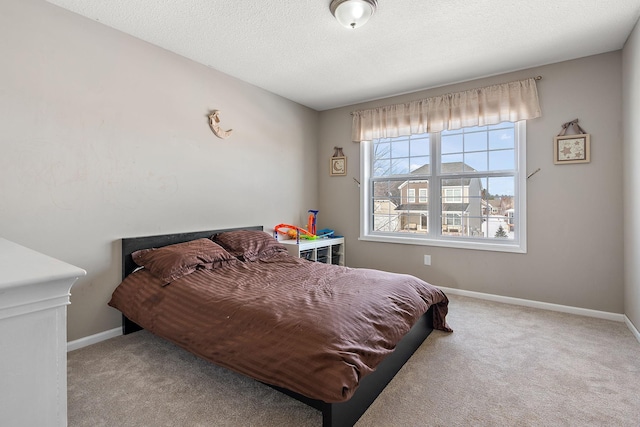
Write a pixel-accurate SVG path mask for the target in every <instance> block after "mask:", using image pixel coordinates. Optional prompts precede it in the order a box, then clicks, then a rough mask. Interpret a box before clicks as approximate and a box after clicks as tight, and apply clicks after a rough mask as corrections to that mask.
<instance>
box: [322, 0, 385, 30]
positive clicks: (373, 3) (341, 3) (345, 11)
mask: <svg viewBox="0 0 640 427" xmlns="http://www.w3.org/2000/svg"><path fill="white" fill-rule="evenodd" d="M377 7H378V0H331V5H330V6H329V8H330V9H331V13H332V14H333V16H335V17H336V19H337V20H338V22H339V23H340V24H341V25H342V26H344V27H346V28H360V27H362V26H363V25H364V24H366V23H367V21H368V20H369V18H371V16H372V15H373V14H374V12H375V11H376V8H377Z"/></svg>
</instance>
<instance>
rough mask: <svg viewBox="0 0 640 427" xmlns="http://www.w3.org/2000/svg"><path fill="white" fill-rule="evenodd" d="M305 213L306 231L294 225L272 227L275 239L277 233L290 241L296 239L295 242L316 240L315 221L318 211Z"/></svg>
mask: <svg viewBox="0 0 640 427" xmlns="http://www.w3.org/2000/svg"><path fill="white" fill-rule="evenodd" d="M307 212H309V218H308V220H307V229H306V230H305V229H304V228H302V227H298V226H296V225H291V224H278V225H276V226H275V227H273V228H274V230H275V231H276V237H277V233H280V234H286V235H287V236H289V237H290V238H291V239H296V240H297V241H300V239H308V240H314V239H317V238H318V236H316V219H317V216H318V212H319V211H316V210H312V209H310V210H308V211H307Z"/></svg>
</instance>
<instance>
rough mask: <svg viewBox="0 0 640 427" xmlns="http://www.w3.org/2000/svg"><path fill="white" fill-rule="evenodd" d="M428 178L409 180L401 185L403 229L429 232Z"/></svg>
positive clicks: (400, 207)
mask: <svg viewBox="0 0 640 427" xmlns="http://www.w3.org/2000/svg"><path fill="white" fill-rule="evenodd" d="M428 188H429V181H428V180H408V181H405V182H403V183H402V184H401V185H400V200H401V202H402V203H401V204H400V206H398V208H397V210H398V211H399V212H400V226H401V229H402V231H404V232H411V233H420V232H422V233H426V232H427V223H428V221H427V219H426V218H423V217H427V216H428V213H429V200H428V196H427V193H428Z"/></svg>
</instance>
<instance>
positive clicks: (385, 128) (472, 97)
mask: <svg viewBox="0 0 640 427" xmlns="http://www.w3.org/2000/svg"><path fill="white" fill-rule="evenodd" d="M352 114H353V128H352V140H353V141H355V142H360V141H369V140H372V139H376V138H390V137H396V136H401V135H411V134H418V133H426V132H440V131H443V130H447V129H449V130H450V129H459V128H463V127H468V126H484V125H491V124H498V123H501V122H505V121H510V122H515V121H518V120H526V119H533V118H536V117H540V115H541V112H540V105H539V102H538V89H537V87H536V80H535V78H530V79H526V80H520V81H515V82H510V83H503V84H498V85H493V86H487V87H483V88H477V89H470V90H466V91H464V92H456V93H449V94H446V95H441V96H434V97H432V98H426V99H422V100H419V101H413V102H408V103H405V104H396V105H387V106H384V107H378V108H372V109H370V110H361V111H354V112H353V113H352Z"/></svg>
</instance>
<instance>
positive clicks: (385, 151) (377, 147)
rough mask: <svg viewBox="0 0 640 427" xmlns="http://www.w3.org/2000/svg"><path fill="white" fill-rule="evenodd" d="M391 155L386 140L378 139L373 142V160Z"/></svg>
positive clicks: (389, 146)
mask: <svg viewBox="0 0 640 427" xmlns="http://www.w3.org/2000/svg"><path fill="white" fill-rule="evenodd" d="M390 157H391V143H389V142H388V140H384V141H382V140H380V141H378V142H376V143H375V144H373V160H374V161H375V160H378V159H388V158H390Z"/></svg>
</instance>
